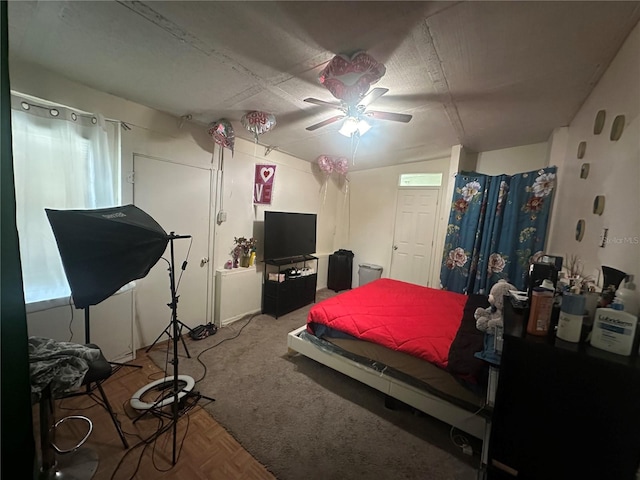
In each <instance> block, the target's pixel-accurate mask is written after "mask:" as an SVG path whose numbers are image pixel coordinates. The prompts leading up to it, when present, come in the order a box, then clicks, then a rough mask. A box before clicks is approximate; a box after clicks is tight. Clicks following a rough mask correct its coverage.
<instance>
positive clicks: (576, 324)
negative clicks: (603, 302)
mask: <svg viewBox="0 0 640 480" xmlns="http://www.w3.org/2000/svg"><path fill="white" fill-rule="evenodd" d="M585 305H586V298H585V297H584V296H583V295H579V294H575V293H565V294H564V295H563V297H562V306H561V307H560V318H559V319H558V332H557V334H556V336H557V337H558V338H560V339H562V340H565V341H567V342H573V343H578V342H579V341H580V337H581V335H582V319H583V317H584V313H585Z"/></svg>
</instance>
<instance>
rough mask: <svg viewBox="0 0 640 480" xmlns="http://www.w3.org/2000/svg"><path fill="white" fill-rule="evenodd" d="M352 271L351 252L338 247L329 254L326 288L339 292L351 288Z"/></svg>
mask: <svg viewBox="0 0 640 480" xmlns="http://www.w3.org/2000/svg"><path fill="white" fill-rule="evenodd" d="M352 273H353V252H352V251H351V250H344V249H340V250H337V251H335V252H334V253H333V254H331V255H329V275H328V276H327V288H329V289H331V290H334V291H336V292H339V291H340V290H349V289H351V281H352Z"/></svg>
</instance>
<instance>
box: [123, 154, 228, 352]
mask: <svg viewBox="0 0 640 480" xmlns="http://www.w3.org/2000/svg"><path fill="white" fill-rule="evenodd" d="M136 157H144V158H148V159H150V160H156V161H159V162H165V163H171V164H174V165H180V166H183V167H193V168H197V169H200V170H205V171H207V172H209V189H210V190H209V205H208V210H209V213H208V218H209V231H208V237H207V258H208V259H209V261H208V262H207V275H206V277H207V295H206V306H205V319H206V321H205V323H209V322H213V314H214V305H213V303H214V301H215V297H214V296H215V273H216V272H215V268H212V265H213V259H214V253H215V248H214V247H215V246H214V239H215V238H216V237H215V234H216V226H217V224H216V221H215V218H214V216H212V212H214V211H215V209H216V208H217V197H218V182H219V177H220V174H219V173H220V171H219V170H218V169H216V168H215V165H213V164H209V165H194V164H192V163H183V162H176V161H174V160H171V159H168V158H162V157H156V156H154V155H148V154H146V153H137V152H135V151H133V152H131V172H132V173H133V181H132V182H130V183H131V184H132V188H131V201H132V203H133V204H134V205H135V171H136ZM190 261H192V260H190ZM196 261H198V262H199V261H200V259H196ZM134 298H135V295H134ZM134 308H135V306H134ZM133 320H134V321H133V322H132V324H131V328H132V329H133V330H134V342H135V344H136V346H137V347H136V348H139V345H138V343H139V341H138V340H139V339H138V338H137V336H135V325H134V323H135V315H134V319H133Z"/></svg>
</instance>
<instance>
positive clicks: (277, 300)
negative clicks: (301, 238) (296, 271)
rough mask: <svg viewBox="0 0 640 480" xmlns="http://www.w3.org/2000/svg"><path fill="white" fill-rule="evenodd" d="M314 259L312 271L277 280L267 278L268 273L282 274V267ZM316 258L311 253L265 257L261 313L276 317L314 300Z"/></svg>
mask: <svg viewBox="0 0 640 480" xmlns="http://www.w3.org/2000/svg"><path fill="white" fill-rule="evenodd" d="M310 261H315V262H316V264H315V270H314V273H311V274H308V275H299V276H293V277H285V279H284V281H282V282H279V281H275V280H269V273H276V272H277V273H278V275H280V274H282V272H283V269H282V267H284V266H286V265H294V264H298V263H304V264H305V267H306V263H307V262H310ZM317 271H318V258H317V257H314V256H313V255H301V256H298V257H289V258H279V259H267V260H265V261H264V277H263V282H262V313H263V314H266V315H273V316H274V317H275V318H278V317H280V316H282V315H285V314H287V313H289V312H292V311H294V310H297V309H298V308H301V307H304V306H305V305H308V304H310V303H313V302H315V301H316V286H317V283H318V274H317Z"/></svg>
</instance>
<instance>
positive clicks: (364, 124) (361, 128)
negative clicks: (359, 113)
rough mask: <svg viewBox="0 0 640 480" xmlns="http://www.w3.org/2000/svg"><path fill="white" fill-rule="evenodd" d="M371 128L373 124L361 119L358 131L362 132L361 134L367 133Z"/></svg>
mask: <svg viewBox="0 0 640 480" xmlns="http://www.w3.org/2000/svg"><path fill="white" fill-rule="evenodd" d="M370 128H371V125H369V124H368V123H367V122H366V121H364V120H360V121H359V122H358V133H359V134H360V136H362V135H364V134H365V133H367V132H368V131H369V129H370Z"/></svg>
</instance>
